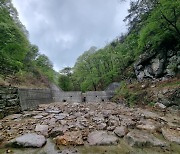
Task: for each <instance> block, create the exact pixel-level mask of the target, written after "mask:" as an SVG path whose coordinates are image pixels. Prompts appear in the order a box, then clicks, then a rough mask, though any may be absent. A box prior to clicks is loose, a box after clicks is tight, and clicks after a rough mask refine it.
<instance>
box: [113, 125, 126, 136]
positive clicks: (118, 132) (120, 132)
mask: <svg viewBox="0 0 180 154" xmlns="http://www.w3.org/2000/svg"><path fill="white" fill-rule="evenodd" d="M114 133H115V134H116V135H117V136H118V137H124V136H125V135H126V134H127V133H128V129H127V128H126V127H124V126H121V127H116V129H115V130H114Z"/></svg>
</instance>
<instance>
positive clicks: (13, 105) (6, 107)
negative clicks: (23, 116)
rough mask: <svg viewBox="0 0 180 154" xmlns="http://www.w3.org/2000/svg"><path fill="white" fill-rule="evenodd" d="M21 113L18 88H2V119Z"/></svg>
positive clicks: (0, 103)
mask: <svg viewBox="0 0 180 154" xmlns="http://www.w3.org/2000/svg"><path fill="white" fill-rule="evenodd" d="M19 112H21V106H20V100H19V95H18V88H15V87H8V86H0V119H2V118H3V117H5V116H8V115H10V114H14V113H19Z"/></svg>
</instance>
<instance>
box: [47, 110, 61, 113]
mask: <svg viewBox="0 0 180 154" xmlns="http://www.w3.org/2000/svg"><path fill="white" fill-rule="evenodd" d="M46 112H47V113H54V114H58V113H60V112H61V111H60V110H51V109H47V110H46Z"/></svg>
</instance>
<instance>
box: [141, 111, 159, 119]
mask: <svg viewBox="0 0 180 154" xmlns="http://www.w3.org/2000/svg"><path fill="white" fill-rule="evenodd" d="M139 112H140V113H141V116H144V117H145V118H146V119H154V120H156V119H158V118H159V117H160V116H159V115H158V114H156V113H154V112H151V111H148V110H140V111H139Z"/></svg>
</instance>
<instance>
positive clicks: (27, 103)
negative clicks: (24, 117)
mask: <svg viewBox="0 0 180 154" xmlns="http://www.w3.org/2000/svg"><path fill="white" fill-rule="evenodd" d="M18 93H19V97H20V104H21V109H22V110H23V111H24V110H33V109H36V108H37V107H38V105H39V104H46V103H52V102H53V98H52V92H51V90H50V89H19V90H18Z"/></svg>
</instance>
